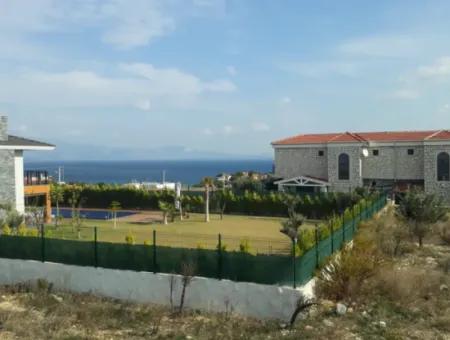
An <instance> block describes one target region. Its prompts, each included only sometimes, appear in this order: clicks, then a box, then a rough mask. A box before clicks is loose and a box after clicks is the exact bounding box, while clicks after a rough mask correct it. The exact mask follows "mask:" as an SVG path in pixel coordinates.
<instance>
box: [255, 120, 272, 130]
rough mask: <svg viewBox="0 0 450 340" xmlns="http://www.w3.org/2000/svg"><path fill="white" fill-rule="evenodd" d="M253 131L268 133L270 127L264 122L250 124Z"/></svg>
mask: <svg viewBox="0 0 450 340" xmlns="http://www.w3.org/2000/svg"><path fill="white" fill-rule="evenodd" d="M252 129H253V131H258V132H263V131H269V130H270V126H269V125H268V124H266V123H264V122H254V123H253V124H252Z"/></svg>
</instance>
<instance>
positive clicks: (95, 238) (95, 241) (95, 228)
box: [94, 227, 98, 268]
mask: <svg viewBox="0 0 450 340" xmlns="http://www.w3.org/2000/svg"><path fill="white" fill-rule="evenodd" d="M94 267H95V268H97V267H98V248H97V227H94Z"/></svg>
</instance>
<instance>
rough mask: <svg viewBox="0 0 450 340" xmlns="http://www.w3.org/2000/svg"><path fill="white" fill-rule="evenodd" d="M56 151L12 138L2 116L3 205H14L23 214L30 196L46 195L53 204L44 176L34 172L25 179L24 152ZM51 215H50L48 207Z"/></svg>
mask: <svg viewBox="0 0 450 340" xmlns="http://www.w3.org/2000/svg"><path fill="white" fill-rule="evenodd" d="M54 148H55V146H54V145H50V144H46V143H42V142H38V141H35V140H31V139H25V138H21V137H17V136H12V135H8V119H7V117H5V116H0V204H12V205H13V206H14V207H15V208H16V210H17V211H19V212H21V213H23V212H24V211H25V196H26V195H27V194H28V195H33V196H39V195H44V196H45V197H46V200H47V202H49V197H48V196H49V195H48V194H49V186H48V183H47V181H46V179H45V178H43V177H41V176H42V175H43V173H42V172H33V173H29V174H28V176H25V177H24V166H23V152H24V151H28V150H53V149H54ZM47 205H48V204H47ZM47 214H50V211H49V208H48V206H47Z"/></svg>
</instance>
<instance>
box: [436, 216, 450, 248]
mask: <svg viewBox="0 0 450 340" xmlns="http://www.w3.org/2000/svg"><path fill="white" fill-rule="evenodd" d="M438 232H439V236H440V238H441V240H442V242H444V243H445V244H447V245H450V222H448V221H447V222H446V223H441V224H439V225H438Z"/></svg>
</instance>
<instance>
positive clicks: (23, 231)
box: [17, 223, 28, 236]
mask: <svg viewBox="0 0 450 340" xmlns="http://www.w3.org/2000/svg"><path fill="white" fill-rule="evenodd" d="M27 234H28V228H27V226H26V225H25V224H23V223H22V224H21V225H20V226H19V227H18V228H17V235H18V236H27Z"/></svg>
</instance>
